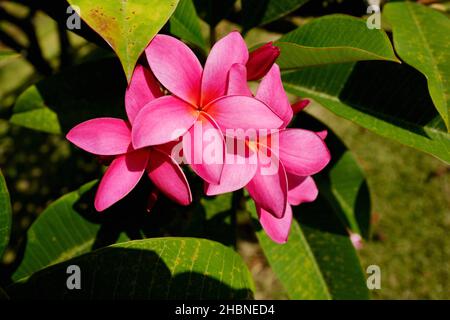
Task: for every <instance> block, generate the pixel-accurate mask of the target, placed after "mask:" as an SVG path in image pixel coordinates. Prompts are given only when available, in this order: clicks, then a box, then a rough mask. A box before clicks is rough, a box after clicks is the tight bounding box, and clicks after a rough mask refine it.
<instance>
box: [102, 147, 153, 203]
mask: <svg viewBox="0 0 450 320" xmlns="http://www.w3.org/2000/svg"><path fill="white" fill-rule="evenodd" d="M147 161H148V152H147V150H136V151H133V152H130V153H127V154H124V155H121V156H118V157H117V158H116V159H114V161H113V162H112V163H111V165H110V166H109V167H108V169H107V170H106V172H105V174H104V175H103V178H102V180H101V181H100V184H99V186H98V189H97V194H96V196H95V203H94V205H95V209H97V211H103V210H105V209H107V208H109V207H110V206H112V205H113V204H114V203H116V202H117V201H119V200H121V199H122V198H123V197H125V196H126V195H127V194H128V193H129V192H130V191H131V190H133V188H134V187H135V186H136V185H137V183H138V182H139V180H140V179H141V177H142V174H143V173H144V171H145V167H146V166H147Z"/></svg>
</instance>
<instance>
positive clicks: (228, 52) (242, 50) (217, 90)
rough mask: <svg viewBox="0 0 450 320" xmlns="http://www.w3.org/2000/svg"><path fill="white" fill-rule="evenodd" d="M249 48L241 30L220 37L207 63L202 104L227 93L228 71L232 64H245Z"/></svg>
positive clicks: (204, 73)
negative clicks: (240, 32)
mask: <svg viewBox="0 0 450 320" xmlns="http://www.w3.org/2000/svg"><path fill="white" fill-rule="evenodd" d="M247 60H248V49H247V45H246V44H245V42H244V39H243V38H242V36H241V35H240V34H239V32H236V31H234V32H231V33H229V34H228V35H227V36H225V37H223V38H222V39H220V40H219V41H218V42H217V43H216V44H215V45H214V46H213V47H212V49H211V52H210V53H209V56H208V59H207V60H206V63H205V69H204V71H203V78H202V90H201V92H202V102H201V105H202V106H206V105H207V104H208V103H209V102H211V101H213V100H215V99H217V98H219V97H222V96H224V95H225V93H226V90H227V83H228V73H229V71H230V69H231V66H232V65H234V64H236V63H239V64H243V65H245V64H246V63H247Z"/></svg>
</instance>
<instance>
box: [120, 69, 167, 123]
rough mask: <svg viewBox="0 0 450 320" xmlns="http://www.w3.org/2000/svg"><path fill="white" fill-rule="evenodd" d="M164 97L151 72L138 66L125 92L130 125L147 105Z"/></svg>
mask: <svg viewBox="0 0 450 320" xmlns="http://www.w3.org/2000/svg"><path fill="white" fill-rule="evenodd" d="M162 95H163V94H162V92H161V89H160V88H159V84H158V82H157V81H156V79H155V77H154V76H153V74H152V73H151V71H150V70H149V69H147V68H146V67H144V66H143V65H140V64H138V65H137V66H136V69H134V73H133V76H132V77H131V82H130V84H129V85H128V88H127V91H126V92H125V108H126V110H127V115H128V120H130V123H131V124H133V121H134V118H135V117H136V116H137V114H138V113H139V111H140V110H141V109H142V108H143V107H144V106H145V105H146V104H147V103H149V102H150V101H152V100H154V99H156V98H159V97H161V96H162Z"/></svg>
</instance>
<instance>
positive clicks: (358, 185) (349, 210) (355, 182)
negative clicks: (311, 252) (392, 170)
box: [295, 113, 371, 239]
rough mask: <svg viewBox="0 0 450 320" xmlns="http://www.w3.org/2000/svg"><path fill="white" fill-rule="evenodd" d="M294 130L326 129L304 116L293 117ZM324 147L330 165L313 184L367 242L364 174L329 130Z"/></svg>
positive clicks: (368, 211)
mask: <svg viewBox="0 0 450 320" xmlns="http://www.w3.org/2000/svg"><path fill="white" fill-rule="evenodd" d="M295 126H296V127H299V128H304V129H309V130H314V131H322V130H324V128H326V126H325V125H324V124H322V123H321V122H320V121H318V120H316V119H315V118H314V117H312V116H310V115H308V114H305V113H302V114H299V115H298V116H297V117H296V120H295ZM326 143H327V146H328V148H329V149H330V153H331V155H332V157H331V162H330V163H329V164H328V165H327V167H326V168H325V169H324V170H323V171H322V172H321V173H320V174H318V175H315V176H314V180H315V181H316V183H317V185H318V187H319V190H320V193H321V195H322V196H323V197H324V198H325V199H326V200H327V201H328V203H329V205H330V207H331V208H332V209H333V211H334V212H335V214H336V215H337V216H338V217H339V218H340V219H341V221H342V222H343V223H344V225H345V227H346V228H348V229H349V230H351V231H352V232H354V233H357V234H360V235H361V236H363V237H365V238H366V239H367V238H368V237H369V231H370V215H371V201H370V193H369V187H368V184H367V181H366V177H365V175H364V172H363V170H362V169H361V168H360V166H359V165H358V162H357V161H356V159H355V157H354V155H353V154H352V152H351V151H350V150H348V149H347V147H346V146H345V145H344V143H343V142H342V141H341V140H340V139H339V137H338V136H337V135H336V134H334V133H333V132H332V131H331V130H328V135H327V138H326Z"/></svg>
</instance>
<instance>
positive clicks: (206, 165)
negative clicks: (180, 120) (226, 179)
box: [183, 112, 225, 184]
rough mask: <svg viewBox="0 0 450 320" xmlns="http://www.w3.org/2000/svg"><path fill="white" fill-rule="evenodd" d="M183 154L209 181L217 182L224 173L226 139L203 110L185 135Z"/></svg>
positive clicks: (199, 173)
mask: <svg viewBox="0 0 450 320" xmlns="http://www.w3.org/2000/svg"><path fill="white" fill-rule="evenodd" d="M183 154H184V157H185V159H186V161H187V163H189V165H190V166H191V168H192V170H194V172H195V173H197V174H198V175H199V176H200V177H201V178H202V179H204V180H205V181H207V182H209V183H214V184H217V183H219V182H220V177H221V175H222V170H223V164H224V156H225V141H224V138H223V134H222V132H221V131H220V129H219V126H218V125H217V124H216V123H215V122H214V120H213V119H212V118H211V117H210V116H209V115H208V114H206V113H204V112H202V113H201V114H200V116H199V118H198V121H197V122H196V123H195V124H194V125H193V126H192V127H191V128H190V129H189V131H188V132H187V133H186V134H185V135H184V136H183Z"/></svg>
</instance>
